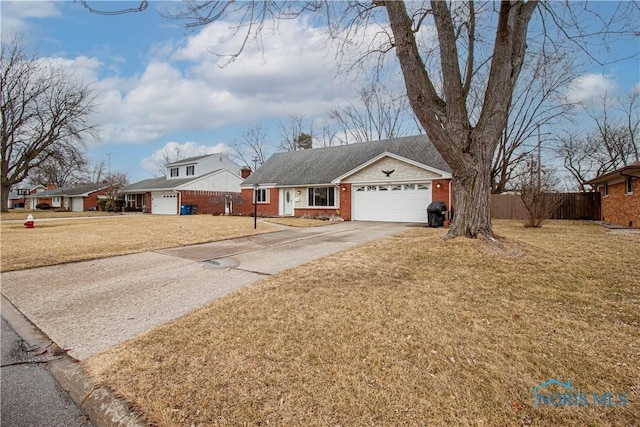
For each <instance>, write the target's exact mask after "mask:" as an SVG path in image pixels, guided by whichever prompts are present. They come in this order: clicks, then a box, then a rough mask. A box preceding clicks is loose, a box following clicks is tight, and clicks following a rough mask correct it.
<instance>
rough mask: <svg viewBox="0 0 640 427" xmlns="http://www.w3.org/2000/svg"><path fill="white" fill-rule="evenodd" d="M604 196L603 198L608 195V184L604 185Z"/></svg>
mask: <svg viewBox="0 0 640 427" xmlns="http://www.w3.org/2000/svg"><path fill="white" fill-rule="evenodd" d="M604 195H605V197H606V196H608V195H609V183H608V182H605V183H604Z"/></svg>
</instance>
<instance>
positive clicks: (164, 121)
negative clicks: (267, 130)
mask: <svg viewBox="0 0 640 427" xmlns="http://www.w3.org/2000/svg"><path fill="white" fill-rule="evenodd" d="M226 25H227V24H224V23H216V24H212V25H209V26H207V27H205V28H203V29H202V30H201V31H200V32H198V33H197V34H195V35H193V36H191V37H189V38H187V40H186V42H185V43H184V45H183V46H181V47H179V48H176V49H174V53H173V54H172V55H170V58H171V59H170V60H166V59H165V60H161V59H157V60H156V61H155V62H151V63H149V64H148V65H147V66H146V69H145V71H144V72H143V74H142V75H140V76H135V77H130V78H129V79H128V80H127V82H126V84H124V83H125V82H124V81H123V80H122V79H119V78H113V77H112V78H109V79H105V80H102V81H100V82H99V86H100V90H101V91H102V94H103V96H102V98H101V103H102V108H101V119H102V121H103V126H102V131H103V135H102V137H103V140H104V141H105V142H117V143H147V142H150V141H153V140H155V139H157V138H159V137H161V136H162V135H164V134H167V133H169V132H176V131H197V130H214V129H217V128H220V127H223V126H228V125H236V124H240V125H244V124H245V123H248V122H256V121H261V120H263V119H266V118H269V117H286V116H287V115H289V114H303V115H306V116H309V117H310V116H314V115H317V114H326V113H327V112H328V111H329V110H330V109H331V108H333V107H335V106H336V105H338V104H340V103H343V102H344V101H345V100H346V99H349V95H350V94H349V91H350V90H352V89H353V90H354V91H355V90H356V89H357V88H356V87H353V88H345V87H340V86H339V85H337V84H334V79H333V77H334V74H333V73H334V71H333V69H334V63H333V58H332V57H330V56H329V55H327V52H326V51H325V50H322V49H319V48H318V46H319V45H320V43H321V41H322V40H324V35H322V33H321V30H318V29H315V28H312V27H310V26H308V25H306V23H305V22H304V21H286V22H283V23H282V24H281V32H280V33H279V34H277V35H276V34H269V35H265V36H264V38H265V41H264V51H262V50H261V49H259V48H258V47H256V46H254V45H251V46H248V47H247V50H246V51H245V52H243V54H242V55H241V56H240V57H238V59H237V60H236V61H235V62H234V63H231V64H228V65H227V66H226V67H223V68H221V67H220V64H221V62H223V61H224V60H223V59H221V58H220V57H218V56H216V55H214V54H212V53H211V51H210V49H213V47H212V46H216V43H218V42H219V40H221V39H223V37H224V35H225V34H226V33H227V32H228V29H227V27H226ZM282 27H287V28H282ZM266 39H268V40H266ZM168 46H170V44H165V45H163V52H164V53H166V49H168ZM207 49H209V50H207Z"/></svg>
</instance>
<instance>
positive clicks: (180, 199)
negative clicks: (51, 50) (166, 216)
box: [174, 190, 182, 215]
mask: <svg viewBox="0 0 640 427" xmlns="http://www.w3.org/2000/svg"><path fill="white" fill-rule="evenodd" d="M174 191H175V192H176V193H178V206H176V209H178V215H182V193H181V192H179V191H178V190H174Z"/></svg>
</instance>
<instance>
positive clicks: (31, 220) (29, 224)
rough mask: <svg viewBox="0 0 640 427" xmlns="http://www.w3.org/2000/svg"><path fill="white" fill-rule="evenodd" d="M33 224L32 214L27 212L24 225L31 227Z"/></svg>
mask: <svg viewBox="0 0 640 427" xmlns="http://www.w3.org/2000/svg"><path fill="white" fill-rule="evenodd" d="M33 226H34V224H33V215H31V214H29V215H28V216H27V220H26V221H25V222H24V227H25V228H33Z"/></svg>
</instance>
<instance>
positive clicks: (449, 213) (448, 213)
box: [447, 179, 453, 221]
mask: <svg viewBox="0 0 640 427" xmlns="http://www.w3.org/2000/svg"><path fill="white" fill-rule="evenodd" d="M451 184H453V180H452V179H450V180H449V182H448V183H447V185H448V186H449V204H448V205H447V206H449V210H448V211H447V216H448V217H449V218H447V219H448V220H449V221H451V217H452V215H451V210H452V207H451V191H452V185H451Z"/></svg>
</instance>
